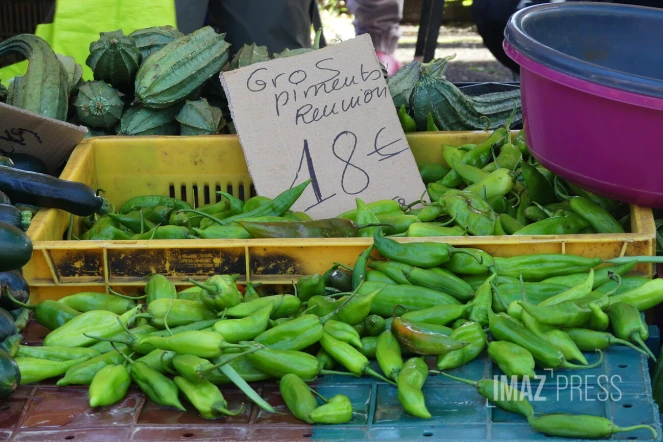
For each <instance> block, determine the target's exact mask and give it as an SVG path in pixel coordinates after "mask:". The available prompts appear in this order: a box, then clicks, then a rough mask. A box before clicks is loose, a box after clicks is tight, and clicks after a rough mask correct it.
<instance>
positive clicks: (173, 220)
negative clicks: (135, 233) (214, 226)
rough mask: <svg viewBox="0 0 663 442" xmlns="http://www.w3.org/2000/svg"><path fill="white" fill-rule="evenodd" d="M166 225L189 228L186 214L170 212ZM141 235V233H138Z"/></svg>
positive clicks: (189, 224)
mask: <svg viewBox="0 0 663 442" xmlns="http://www.w3.org/2000/svg"><path fill="white" fill-rule="evenodd" d="M168 225H170V226H184V227H187V228H191V222H190V221H189V217H188V216H187V214H186V213H182V212H172V213H171V214H170V218H168ZM139 233H142V232H139Z"/></svg>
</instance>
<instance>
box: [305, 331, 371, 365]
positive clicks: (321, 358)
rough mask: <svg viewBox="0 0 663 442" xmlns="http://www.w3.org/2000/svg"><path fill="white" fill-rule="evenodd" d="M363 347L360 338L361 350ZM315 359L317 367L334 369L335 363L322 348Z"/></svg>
mask: <svg viewBox="0 0 663 442" xmlns="http://www.w3.org/2000/svg"><path fill="white" fill-rule="evenodd" d="M363 346H364V340H363V338H362V349H363ZM315 357H316V358H317V359H318V366H319V367H321V368H322V369H323V370H333V369H334V367H336V361H334V359H332V357H331V356H329V353H327V352H326V351H325V349H324V348H322V347H320V349H319V350H318V353H317V354H316V355H315Z"/></svg>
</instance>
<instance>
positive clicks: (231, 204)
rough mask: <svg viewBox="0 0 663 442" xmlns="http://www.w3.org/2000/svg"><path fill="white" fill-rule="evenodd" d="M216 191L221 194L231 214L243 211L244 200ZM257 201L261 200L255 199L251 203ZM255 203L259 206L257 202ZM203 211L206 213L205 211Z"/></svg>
mask: <svg viewBox="0 0 663 442" xmlns="http://www.w3.org/2000/svg"><path fill="white" fill-rule="evenodd" d="M216 193H217V195H221V196H223V197H224V199H225V201H227V204H228V208H229V210H230V213H232V214H233V215H239V214H240V213H244V201H242V200H241V199H239V198H236V197H234V196H233V195H231V194H230V193H228V192H222V191H217V192H216ZM259 201H261V200H256V201H255V202H254V203H253V204H256V203H258V202H259ZM257 205H258V206H259V204H257ZM224 210H225V209H224ZM220 212H221V211H220ZM205 213H207V212H205Z"/></svg>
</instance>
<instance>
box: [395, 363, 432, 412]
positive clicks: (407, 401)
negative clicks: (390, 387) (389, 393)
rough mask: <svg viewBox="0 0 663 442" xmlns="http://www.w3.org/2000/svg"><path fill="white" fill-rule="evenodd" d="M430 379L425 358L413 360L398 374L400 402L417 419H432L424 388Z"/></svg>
mask: <svg viewBox="0 0 663 442" xmlns="http://www.w3.org/2000/svg"><path fill="white" fill-rule="evenodd" d="M427 377H428V365H426V363H425V362H424V359H423V358H411V359H408V360H407V361H406V362H405V364H403V367H402V369H401V370H400V372H399V373H398V382H397V383H398V401H399V402H400V403H401V405H402V406H403V409H405V411H406V412H407V413H408V414H410V415H412V416H415V417H419V418H422V419H430V418H431V414H430V412H429V411H428V409H427V408H426V402H425V400H424V393H423V391H422V388H423V386H424V383H425V382H426V378H427Z"/></svg>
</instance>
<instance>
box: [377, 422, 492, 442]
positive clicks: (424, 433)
mask: <svg viewBox="0 0 663 442" xmlns="http://www.w3.org/2000/svg"><path fill="white" fill-rule="evenodd" d="M369 439H371V440H426V439H430V440H431V441H436V442H439V441H451V440H459V441H460V440H486V439H487V438H486V426H485V425H448V426H445V427H444V428H439V427H434V426H431V425H430V424H429V425H420V426H416V427H409V426H398V427H393V426H391V427H390V426H384V427H382V426H380V427H373V428H372V429H371V430H370V432H369Z"/></svg>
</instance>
